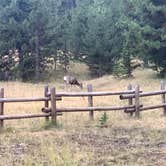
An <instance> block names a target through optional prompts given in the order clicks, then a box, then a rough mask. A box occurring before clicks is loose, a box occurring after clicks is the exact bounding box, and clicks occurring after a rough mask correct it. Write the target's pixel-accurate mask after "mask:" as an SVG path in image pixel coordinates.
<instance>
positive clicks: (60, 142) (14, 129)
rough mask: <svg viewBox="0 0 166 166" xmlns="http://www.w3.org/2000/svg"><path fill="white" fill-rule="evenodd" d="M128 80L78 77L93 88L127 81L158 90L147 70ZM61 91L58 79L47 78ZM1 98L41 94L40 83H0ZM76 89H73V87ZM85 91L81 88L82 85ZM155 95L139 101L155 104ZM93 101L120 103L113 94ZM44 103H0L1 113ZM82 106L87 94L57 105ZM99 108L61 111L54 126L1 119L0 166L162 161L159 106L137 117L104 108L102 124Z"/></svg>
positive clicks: (164, 133)
mask: <svg viewBox="0 0 166 166" xmlns="http://www.w3.org/2000/svg"><path fill="white" fill-rule="evenodd" d="M134 76H135V78H133V79H126V80H124V79H121V80H120V79H114V78H113V77H112V76H104V77H102V78H99V79H94V80H88V81H84V87H86V84H89V83H91V84H93V89H94V91H105V90H111V91H120V90H126V87H127V85H128V84H129V83H131V84H132V85H134V86H135V85H136V84H140V86H141V89H142V90H143V91H153V90H159V88H160V81H161V80H159V79H156V78H155V73H154V72H153V71H151V70H137V71H135V73H134ZM49 85H50V86H56V87H57V90H58V91H63V86H62V85H61V84H60V83H58V82H55V83H49ZM0 87H4V89H5V96H6V97H41V96H43V94H44V92H43V91H44V84H42V83H39V84H30V83H20V82H1V83H0ZM74 90H75V91H79V90H78V89H77V88H73V91H74ZM84 90H85V91H86V88H84ZM160 102H161V96H156V97H148V98H142V99H141V103H143V104H146V105H150V104H154V103H160ZM94 104H95V106H101V105H103V106H108V105H123V104H125V101H119V98H118V96H116V97H95V98H94ZM43 105H44V103H42V102H39V103H34V102H33V103H16V104H5V114H20V113H21V114H23V113H37V112H38V113H39V112H40V109H41V107H42V106H43ZM73 106H87V98H85V97H84V98H75V99H73V98H64V99H63V101H59V102H58V107H73ZM102 114H103V113H101V112H95V120H94V121H93V122H90V121H89V120H88V113H64V114H63V116H62V117H58V126H57V127H54V126H51V125H50V123H46V122H45V120H44V119H43V118H39V119H27V120H12V121H5V128H4V130H3V131H1V133H0V166H1V165H2V166H4V165H5V166H12V165H20V166H22V165H26V166H31V165H36V166H38V165H39V166H40V165H41V166H55V165H58V166H61V165H72V166H73V165H81V166H82V165H85V166H87V165H92V166H93V165H132V166H137V165H138V166H139V165H158V166H159V165H164V164H165V163H166V122H165V121H166V119H165V117H163V116H162V110H161V109H158V110H153V111H145V112H143V113H141V118H140V119H135V118H130V117H129V116H128V115H126V114H124V113H123V112H122V111H116V112H109V113H107V116H108V121H107V127H104V128H101V127H100V123H99V119H100V118H101V116H102Z"/></svg>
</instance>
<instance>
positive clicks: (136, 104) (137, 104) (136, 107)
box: [135, 85, 140, 118]
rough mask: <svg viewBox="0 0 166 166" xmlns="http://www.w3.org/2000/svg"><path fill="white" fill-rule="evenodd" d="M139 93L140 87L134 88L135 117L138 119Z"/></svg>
mask: <svg viewBox="0 0 166 166" xmlns="http://www.w3.org/2000/svg"><path fill="white" fill-rule="evenodd" d="M139 91H140V87H139V85H137V86H136V88H135V117H137V118H139V117H140V101H139Z"/></svg>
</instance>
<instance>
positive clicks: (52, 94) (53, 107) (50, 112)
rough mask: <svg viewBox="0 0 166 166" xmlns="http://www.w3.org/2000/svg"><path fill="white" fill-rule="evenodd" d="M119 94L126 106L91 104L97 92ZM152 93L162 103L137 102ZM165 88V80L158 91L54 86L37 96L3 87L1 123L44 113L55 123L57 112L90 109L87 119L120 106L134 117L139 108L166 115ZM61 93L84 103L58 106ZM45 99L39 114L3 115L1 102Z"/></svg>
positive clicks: (139, 110) (1, 94) (138, 112)
mask: <svg viewBox="0 0 166 166" xmlns="http://www.w3.org/2000/svg"><path fill="white" fill-rule="evenodd" d="M115 95H116V96H119V99H120V101H121V100H128V105H125V106H105V107H104V106H101V107H100V106H99V107H96V106H94V103H93V97H95V96H96V97H97V96H98V97H100V96H115ZM154 95H161V104H156V105H150V106H144V105H143V104H142V103H140V97H148V96H154ZM165 95H166V89H165V83H163V82H162V83H161V88H160V90H159V91H153V92H143V91H141V90H140V87H139V85H137V86H136V87H135V88H134V89H133V87H132V85H128V87H127V90H126V91H116V92H113V91H103V92H93V88H92V85H88V86H87V92H56V88H54V87H53V88H50V89H49V88H48V86H45V88H44V97H36V98H4V89H3V88H1V89H0V127H3V125H4V120H12V119H27V118H39V117H45V120H46V121H48V120H49V117H51V120H52V123H53V124H57V116H61V115H62V113H65V112H89V118H90V120H93V119H94V112H95V111H117V110H123V111H124V112H125V113H130V116H133V115H134V114H135V117H139V116H140V112H142V111H146V110H151V109H158V108H162V109H163V113H164V115H165V116H166V96H165ZM63 97H87V103H88V104H87V107H75V108H68V107H67V108H59V107H58V105H57V101H60V100H62V99H63ZM39 101H40V102H44V107H42V108H41V110H40V111H42V112H43V113H42V114H41V113H38V114H25V115H4V104H5V103H17V102H39Z"/></svg>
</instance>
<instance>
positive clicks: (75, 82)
mask: <svg viewBox="0 0 166 166" xmlns="http://www.w3.org/2000/svg"><path fill="white" fill-rule="evenodd" d="M63 80H64V83H65V84H66V87H67V86H68V85H70V86H73V85H76V86H78V87H79V88H80V89H83V84H82V83H80V82H78V80H77V79H76V77H73V76H70V75H65V76H64V77H63Z"/></svg>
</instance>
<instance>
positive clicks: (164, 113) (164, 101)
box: [161, 81, 166, 116]
mask: <svg viewBox="0 0 166 166" xmlns="http://www.w3.org/2000/svg"><path fill="white" fill-rule="evenodd" d="M161 90H165V82H163V81H162V82H161ZM161 100H162V103H163V104H164V103H166V97H165V94H162V95H161ZM163 115H164V116H166V107H163Z"/></svg>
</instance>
